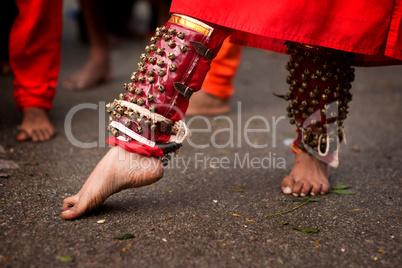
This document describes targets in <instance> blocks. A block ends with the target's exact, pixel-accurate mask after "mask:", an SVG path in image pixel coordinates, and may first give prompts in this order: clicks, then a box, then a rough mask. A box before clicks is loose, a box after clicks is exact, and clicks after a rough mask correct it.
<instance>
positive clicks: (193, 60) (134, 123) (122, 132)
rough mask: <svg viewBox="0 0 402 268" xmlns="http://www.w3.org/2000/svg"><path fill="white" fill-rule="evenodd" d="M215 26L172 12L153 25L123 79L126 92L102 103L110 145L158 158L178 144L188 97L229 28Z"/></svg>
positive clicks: (182, 135) (185, 130)
mask: <svg viewBox="0 0 402 268" xmlns="http://www.w3.org/2000/svg"><path fill="white" fill-rule="evenodd" d="M214 28H215V27H214ZM214 28H213V27H211V26H209V25H207V24H205V23H203V22H201V21H198V20H195V19H192V18H190V17H187V16H183V15H173V16H172V17H171V18H170V20H169V22H167V23H166V24H165V25H164V26H163V27H160V28H157V29H156V32H155V36H154V37H152V38H151V40H150V41H151V44H150V45H149V46H146V47H145V51H146V52H147V53H144V54H142V55H141V57H140V59H141V62H140V63H138V70H137V72H134V73H133V74H132V75H131V82H130V83H126V84H124V89H125V90H127V92H126V93H122V94H120V96H119V100H115V101H114V102H112V103H109V104H107V105H106V107H107V112H108V113H109V114H110V121H111V123H110V125H109V127H108V130H109V131H110V132H111V133H112V135H113V136H111V137H110V138H109V139H108V141H107V142H108V143H109V144H110V145H113V146H114V145H118V146H120V147H122V148H124V149H126V150H127V151H130V152H134V153H137V154H142V155H148V156H154V157H160V158H162V159H165V157H164V155H165V156H166V155H167V154H168V153H170V152H172V151H175V150H177V149H178V148H179V147H180V146H181V144H182V143H183V141H184V140H185V138H186V137H187V136H189V135H190V131H189V129H188V128H187V126H186V125H185V124H184V122H183V121H182V119H183V117H184V114H185V112H186V110H187V107H188V101H189V98H190V97H191V95H192V93H193V92H196V91H198V90H199V89H200V87H201V85H202V82H203V80H204V78H205V75H206V73H207V72H208V70H209V68H210V63H211V60H212V59H213V57H214V55H215V54H216V52H217V50H219V47H220V45H221V44H222V42H223V40H224V39H225V38H226V37H227V36H228V35H229V34H230V31H228V30H222V29H219V30H218V31H216V30H215V29H214Z"/></svg>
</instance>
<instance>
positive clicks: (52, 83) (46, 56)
mask: <svg viewBox="0 0 402 268" xmlns="http://www.w3.org/2000/svg"><path fill="white" fill-rule="evenodd" d="M16 4H17V7H18V11H19V13H18V16H17V18H16V20H15V22H14V24H13V27H12V29H11V33H10V43H9V45H10V46H9V47H10V66H11V68H12V70H13V72H14V76H15V79H14V83H13V84H14V99H15V101H16V105H17V109H18V110H24V109H27V108H30V107H39V108H43V109H46V110H50V109H51V107H52V101H53V98H54V95H55V88H56V84H57V79H58V75H59V68H60V43H61V31H62V13H61V11H62V1H61V0H37V1H30V0H16Z"/></svg>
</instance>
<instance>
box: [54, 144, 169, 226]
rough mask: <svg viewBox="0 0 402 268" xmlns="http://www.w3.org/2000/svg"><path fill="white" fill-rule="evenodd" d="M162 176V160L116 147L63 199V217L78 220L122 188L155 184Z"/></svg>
mask: <svg viewBox="0 0 402 268" xmlns="http://www.w3.org/2000/svg"><path fill="white" fill-rule="evenodd" d="M162 176H163V168H162V164H161V161H160V160H159V159H157V158H155V157H147V156H142V155H138V154H134V153H130V152H128V151H125V150H124V149H122V148H120V147H118V146H116V147H113V148H112V149H110V150H109V152H108V153H107V154H106V155H105V156H104V157H103V159H102V160H101V161H100V162H99V163H98V165H97V166H96V167H95V169H94V170H93V171H92V173H91V175H90V176H89V178H88V180H87V181H86V182H85V184H84V186H82V188H81V190H80V191H79V192H78V193H77V194H76V195H74V196H71V197H68V198H66V199H65V200H64V204H63V213H62V214H61V216H62V217H63V218H64V219H67V220H72V219H76V218H78V217H80V216H82V215H84V214H85V213H87V212H89V211H92V210H94V209H95V208H97V207H99V206H100V205H101V204H102V203H103V202H104V201H105V200H106V199H107V198H108V197H109V196H111V195H112V194H114V193H117V192H119V191H121V190H124V189H128V188H136V187H141V186H145V185H149V184H152V183H154V182H156V181H158V180H159V179H161V178H162Z"/></svg>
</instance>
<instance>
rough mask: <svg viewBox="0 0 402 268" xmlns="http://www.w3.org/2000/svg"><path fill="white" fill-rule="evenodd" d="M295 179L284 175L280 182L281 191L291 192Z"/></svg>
mask: <svg viewBox="0 0 402 268" xmlns="http://www.w3.org/2000/svg"><path fill="white" fill-rule="evenodd" d="M294 184H295V181H294V179H293V177H292V176H286V177H285V178H284V179H283V181H282V184H281V188H282V192H283V193H284V194H291V193H292V189H293V186H294Z"/></svg>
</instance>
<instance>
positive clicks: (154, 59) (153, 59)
mask: <svg viewBox="0 0 402 268" xmlns="http://www.w3.org/2000/svg"><path fill="white" fill-rule="evenodd" d="M148 61H149V63H151V64H155V62H156V58H155V57H150V58H149V59H148Z"/></svg>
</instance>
